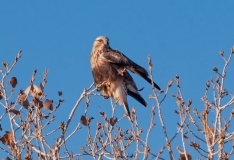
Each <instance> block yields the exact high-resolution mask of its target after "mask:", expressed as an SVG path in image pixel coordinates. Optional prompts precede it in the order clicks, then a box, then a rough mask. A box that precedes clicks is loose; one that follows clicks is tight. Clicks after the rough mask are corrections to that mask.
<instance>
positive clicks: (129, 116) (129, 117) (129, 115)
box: [123, 103, 133, 122]
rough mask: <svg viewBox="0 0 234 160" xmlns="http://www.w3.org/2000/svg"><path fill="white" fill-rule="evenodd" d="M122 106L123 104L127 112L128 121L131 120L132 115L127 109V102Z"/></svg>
mask: <svg viewBox="0 0 234 160" xmlns="http://www.w3.org/2000/svg"><path fill="white" fill-rule="evenodd" d="M123 106H124V110H125V112H126V113H127V114H128V119H129V121H131V122H133V120H132V116H131V114H130V111H129V108H128V104H127V103H125V104H124V105H123Z"/></svg>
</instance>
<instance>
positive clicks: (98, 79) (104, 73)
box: [90, 36, 161, 121]
mask: <svg viewBox="0 0 234 160" xmlns="http://www.w3.org/2000/svg"><path fill="white" fill-rule="evenodd" d="M90 63H91V68H92V74H93V78H94V84H95V86H96V87H97V88H98V90H101V91H102V94H103V96H104V98H109V97H112V98H114V99H115V100H116V101H117V102H118V103H119V104H121V105H123V106H124V109H125V111H126V113H127V115H128V117H129V120H130V121H132V118H131V116H130V111H129V108H128V101H127V95H130V96H131V97H133V98H134V99H135V100H137V101H138V102H140V103H141V104H142V105H144V106H147V103H146V101H145V100H144V99H143V98H142V97H141V95H140V94H139V92H138V91H139V90H138V89H137V86H136V83H135V82H134V80H133V78H132V76H131V75H130V74H129V72H128V71H127V70H130V71H131V72H133V73H135V74H137V75H139V76H141V77H142V78H144V79H145V80H146V81H147V82H149V83H150V84H151V79H150V78H149V77H148V73H147V71H146V70H145V69H144V68H143V67H141V66H139V65H138V64H136V63H135V62H133V61H132V60H130V59H129V58H128V57H127V56H125V55H124V54H123V53H121V52H119V51H118V50H113V49H111V47H110V45H109V39H108V38H107V37H105V36H100V37H97V38H96V39H95V41H94V44H93V48H92V52H91V56H90ZM153 83H154V82H153ZM154 86H155V87H156V88H157V89H158V90H161V89H160V87H159V86H158V85H157V84H156V83H154Z"/></svg>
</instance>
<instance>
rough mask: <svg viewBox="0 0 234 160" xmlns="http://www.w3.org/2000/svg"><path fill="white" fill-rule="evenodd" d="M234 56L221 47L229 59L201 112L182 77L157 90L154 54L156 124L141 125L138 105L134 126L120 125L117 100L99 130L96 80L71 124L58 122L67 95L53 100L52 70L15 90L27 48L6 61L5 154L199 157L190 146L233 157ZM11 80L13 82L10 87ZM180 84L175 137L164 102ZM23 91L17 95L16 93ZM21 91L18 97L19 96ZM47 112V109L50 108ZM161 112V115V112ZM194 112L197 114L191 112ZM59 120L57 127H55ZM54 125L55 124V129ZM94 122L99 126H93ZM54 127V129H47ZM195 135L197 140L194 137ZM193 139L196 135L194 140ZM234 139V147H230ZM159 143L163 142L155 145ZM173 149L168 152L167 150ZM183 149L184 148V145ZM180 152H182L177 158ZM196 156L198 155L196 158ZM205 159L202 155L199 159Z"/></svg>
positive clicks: (1, 98)
mask: <svg viewBox="0 0 234 160" xmlns="http://www.w3.org/2000/svg"><path fill="white" fill-rule="evenodd" d="M233 54H234V48H232V49H231V53H230V54H229V57H228V58H227V59H226V58H225V56H224V52H223V51H220V55H221V56H222V58H223V59H224V62H225V63H224V67H223V69H222V71H221V72H219V70H218V69H217V68H216V67H214V68H213V71H214V72H215V73H216V75H217V77H216V79H215V80H214V79H210V80H209V81H208V82H207V83H206V89H205V94H204V95H203V96H202V98H201V100H202V102H203V103H204V106H205V107H204V110H203V111H202V112H201V113H199V112H198V111H197V109H196V108H193V109H191V108H192V99H188V100H187V103H186V100H185V99H184V98H183V94H182V88H181V87H180V78H179V76H178V75H176V76H175V78H174V79H172V80H169V82H168V85H167V86H166V89H165V91H160V92H159V93H158V91H156V89H155V86H154V83H153V74H152V69H153V68H152V62H151V58H150V57H148V62H149V63H148V66H149V70H150V76H151V80H152V95H150V96H149V98H151V99H154V100H155V105H153V106H152V109H151V113H150V115H148V117H149V118H150V123H149V124H148V130H147V131H144V132H145V133H146V134H145V135H144V136H143V135H142V133H143V129H142V127H141V126H139V123H138V122H139V120H138V118H137V110H136V108H132V119H133V122H132V123H131V126H129V127H128V128H127V129H123V128H122V127H121V126H117V124H118V123H119V122H120V121H122V120H123V118H125V117H126V116H127V115H124V116H123V117H120V118H116V117H115V112H116V102H114V101H113V100H111V104H110V106H111V107H112V114H111V115H107V114H105V113H104V112H103V111H100V118H99V121H98V123H97V125H96V128H93V127H91V123H93V122H92V120H93V117H89V116H88V115H87V111H88V109H89V104H90V99H91V98H92V97H93V96H102V95H101V94H100V93H99V92H97V90H96V88H95V87H94V85H93V84H91V85H90V86H89V87H88V88H85V89H84V91H83V92H82V93H81V95H80V97H79V99H78V100H77V102H76V103H75V105H74V106H73V108H72V109H71V111H70V114H69V116H68V117H67V121H66V122H61V123H60V122H59V123H57V124H59V125H57V124H56V123H55V122H56V121H57V122H58V120H57V119H56V117H55V113H56V112H57V109H58V108H59V107H60V105H62V103H63V102H64V99H63V98H62V92H61V91H58V97H60V98H59V100H58V101H53V100H50V99H47V94H46V93H45V87H46V83H47V79H46V78H47V75H48V71H45V72H44V73H43V79H42V82H41V83H40V84H35V77H36V74H37V70H34V71H33V74H32V78H31V80H30V84H29V86H28V88H27V89H25V90H19V91H15V87H16V85H17V78H16V77H11V78H9V73H10V72H11V71H12V69H13V68H14V67H15V66H16V64H17V62H18V60H19V59H20V58H21V51H19V52H18V54H17V56H16V57H15V61H14V63H13V64H12V65H9V64H8V62H3V67H4V69H2V70H0V72H1V74H2V78H1V81H0V106H1V107H2V108H4V110H3V112H2V113H0V120H1V121H3V120H5V121H7V122H8V123H9V126H10V127H9V128H10V129H9V130H6V129H5V128H7V127H6V126H5V125H6V124H2V125H1V126H0V130H1V131H2V130H3V131H5V133H2V132H1V133H0V135H1V138H0V141H1V142H2V144H1V145H0V150H1V151H0V152H2V153H3V152H5V154H7V155H8V157H7V158H6V159H16V160H19V159H22V158H25V159H28V160H30V159H33V158H34V159H35V158H38V159H42V160H50V159H53V160H57V159H78V158H85V157H90V158H93V159H95V160H96V159H98V160H99V159H130V158H132V159H139V158H141V157H142V158H143V159H161V160H162V159H167V157H170V159H178V158H179V159H181V160H191V159H192V157H194V156H193V155H190V154H189V153H188V148H192V149H194V151H196V152H197V153H198V155H200V158H201V159H204V158H206V159H209V160H213V159H217V158H216V157H218V159H230V157H231V156H232V154H233V146H234V145H233V139H234V136H233V134H234V132H232V131H231V130H229V127H230V125H231V120H232V118H233V116H234V110H232V111H231V113H230V117H225V116H224V114H223V112H224V111H226V110H227V109H228V108H230V106H231V105H233V103H234V96H233V95H232V93H231V92H230V91H228V90H227V88H225V85H224V84H225V78H226V75H227V73H226V69H227V66H228V64H229V63H230V61H231V58H232V55H233ZM7 81H9V83H10V86H9V85H7ZM174 82H175V83H176V86H175V87H176V88H177V93H174V94H172V97H174V98H175V100H176V103H177V105H178V109H177V110H175V111H174V112H175V113H176V114H178V116H179V119H180V121H179V122H178V123H177V129H176V130H175V131H174V134H173V136H172V137H170V136H169V134H168V131H167V129H168V127H167V126H166V123H165V122H164V120H165V119H166V118H167V117H166V116H165V113H164V108H163V107H162V104H163V103H164V102H165V101H166V100H167V99H168V98H169V97H168V94H169V92H170V88H171V87H172V85H173V83H174ZM16 92H17V93H16ZM15 94H18V96H17V98H16V99H14V98H15V97H14V96H13V95H15ZM224 98H229V99H228V101H227V100H225V101H223V99H224ZM82 101H84V102H85V105H86V107H85V109H84V111H83V115H82V116H81V118H80V121H79V123H78V124H77V125H76V126H75V127H74V128H72V127H71V125H70V124H71V122H72V121H74V119H77V118H75V116H74V114H75V112H76V111H77V108H78V106H80V105H81V102H82ZM45 110H47V111H46V112H45ZM156 110H157V113H158V114H156V112H155V111H156ZM191 110H193V113H192V112H191ZM157 116H158V117H159V119H160V123H161V127H162V131H163V135H164V136H163V137H161V138H165V145H162V146H159V147H160V148H161V149H160V150H158V151H157V152H155V153H154V152H153V151H152V148H154V147H155V146H152V145H150V144H149V141H150V139H154V138H155V137H156V136H157V135H152V134H151V132H152V130H153V129H154V128H155V117H157ZM51 123H53V125H51ZM49 126H50V127H49ZM92 126H93V125H92ZM81 129H82V130H86V131H87V137H83V138H85V139H87V143H86V145H83V146H82V145H81V144H77V147H79V149H80V150H79V152H77V153H73V152H72V151H70V150H69V149H68V148H69V146H67V142H68V141H69V140H71V139H72V138H73V137H75V136H76V135H75V133H77V132H79V131H80V130H81ZM48 130H50V131H49V132H47V131H48ZM52 135H56V137H57V138H56V139H52V138H51V137H52ZM191 137H193V138H191ZM176 138H177V139H180V141H181V143H180V144H178V145H177V147H175V146H172V142H173V141H174V140H175V139H176ZM191 139H196V141H194V140H193V141H192V140H191ZM230 143H231V146H232V147H231V148H228V147H226V146H228V145H229V144H230ZM154 145H158V144H154ZM165 148H167V151H168V152H165ZM180 148H182V149H180ZM175 152H178V153H179V155H180V156H179V157H177V158H176V156H175ZM194 158H195V157H194ZM198 159H199V158H198Z"/></svg>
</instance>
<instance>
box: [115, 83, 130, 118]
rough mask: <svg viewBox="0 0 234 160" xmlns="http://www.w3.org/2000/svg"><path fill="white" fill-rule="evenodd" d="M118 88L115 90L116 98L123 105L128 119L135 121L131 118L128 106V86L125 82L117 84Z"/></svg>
mask: <svg viewBox="0 0 234 160" xmlns="http://www.w3.org/2000/svg"><path fill="white" fill-rule="evenodd" d="M115 87H116V90H115V92H114V95H113V96H114V99H115V100H116V101H117V102H118V103H119V104H121V105H123V107H124V110H125V112H126V113H127V115H128V119H129V120H130V121H131V122H133V120H132V118H131V114H130V111H129V108H128V100H127V88H126V86H125V85H124V84H123V83H119V84H118V85H115Z"/></svg>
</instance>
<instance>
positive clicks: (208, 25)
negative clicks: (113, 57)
mask: <svg viewBox="0 0 234 160" xmlns="http://www.w3.org/2000/svg"><path fill="white" fill-rule="evenodd" d="M233 7H234V2H232V1H225V2H224V1H144V2H143V1H90V2H87V1H69V2H65V1H24V2H23V1H1V2H0V15H1V16H0V44H1V45H0V60H1V62H3V61H8V62H9V63H12V62H13V58H14V57H15V55H16V54H17V52H18V51H19V50H21V49H22V50H23V52H22V58H21V59H20V61H19V63H18V64H17V66H16V68H15V69H14V70H13V72H12V74H11V75H10V76H15V77H17V78H18V86H17V88H16V90H19V89H25V88H27V86H28V85H29V79H30V78H31V74H32V72H33V70H34V69H37V70H38V73H37V79H36V83H37V84H39V83H40V82H41V80H42V72H43V71H45V70H48V71H49V75H48V84H47V88H46V93H48V98H50V99H54V101H55V100H56V99H57V100H58V96H57V91H58V90H61V91H63V97H64V99H65V103H64V104H63V105H62V107H61V108H60V109H59V111H58V113H57V117H59V122H60V121H66V120H67V116H68V114H69V113H70V110H71V108H72V107H73V106H74V104H75V102H76V100H77V99H78V98H79V96H80V94H81V92H82V91H83V89H84V87H88V86H90V84H91V83H92V82H93V79H92V75H91V69H90V62H89V57H90V52H91V49H92V44H93V41H94V39H95V38H96V37H97V36H100V35H105V36H107V37H109V39H110V45H111V47H112V48H113V49H118V50H119V51H121V52H123V53H124V54H125V55H127V56H128V57H129V58H131V59H132V60H133V61H135V62H136V63H138V64H140V65H141V66H143V67H145V68H148V67H147V56H148V55H151V57H152V62H153V67H154V68H153V73H154V78H155V81H156V82H157V83H158V85H159V86H160V87H161V88H163V89H165V88H166V85H167V83H168V81H169V80H170V79H172V78H174V76H175V75H176V74H178V75H179V76H180V79H181V87H182V91H183V94H184V98H185V99H186V101H187V99H189V98H192V99H193V107H196V108H198V110H199V111H201V110H203V104H202V103H201V101H200V97H202V96H203V94H204V92H205V83H206V81H207V80H209V79H210V78H212V77H215V74H214V73H213V71H212V69H213V66H217V67H218V68H220V67H221V66H222V65H223V60H222V58H221V57H220V55H219V51H220V50H224V51H225V55H228V54H229V52H230V48H231V47H232V46H233V44H234V41H233V37H234V21H233V17H234V10H233ZM233 67H234V65H233V64H231V65H230V66H229V68H228V70H227V73H228V74H229V75H228V76H227V83H226V87H227V88H228V89H229V90H232V91H233V88H234V84H233V78H234V75H233V74H232V69H233ZM220 69H221V68H220ZM133 78H134V79H135V81H136V83H137V86H138V87H139V88H141V87H145V89H144V90H143V91H142V92H141V94H142V96H143V97H144V98H145V99H147V102H148V104H149V106H151V105H152V104H155V102H154V101H153V100H151V99H148V95H149V94H152V92H151V90H150V89H151V87H150V85H149V84H147V83H146V82H145V81H144V80H142V79H141V78H140V77H138V76H136V75H133ZM173 92H174V93H175V92H176V89H175V87H174V88H172V90H171V92H170V94H171V93H173ZM109 105H110V102H109V100H103V99H102V98H101V97H92V98H91V104H90V108H89V111H88V115H90V116H93V117H95V120H94V121H93V123H94V124H95V125H96V122H97V121H99V120H100V116H99V114H98V112H99V111H100V110H103V111H104V112H106V113H110V112H111V109H110V106H109ZM129 105H130V106H135V107H136V108H137V111H138V112H137V113H138V116H139V118H138V119H139V121H140V125H144V124H148V122H149V119H148V120H146V119H145V116H146V115H147V116H148V117H149V113H150V110H151V109H150V107H148V108H144V107H142V106H141V105H140V104H138V103H137V102H136V101H134V100H133V99H131V98H129ZM163 107H164V108H163V114H164V115H165V122H166V126H167V128H168V130H169V134H170V133H171V135H170V136H172V135H173V133H174V132H175V131H176V128H175V125H173V124H172V122H174V124H176V122H177V121H179V119H178V117H176V116H175V115H174V113H173V112H174V110H175V109H177V105H176V103H175V99H173V98H171V97H168V99H167V101H166V103H164V104H163ZM83 111H84V103H83V105H81V106H80V107H79V109H78V111H77V113H76V116H77V122H78V121H79V119H80V116H81V115H82V113H83ZM117 112H118V115H120V116H121V115H122V114H123V113H124V110H123V108H122V107H117ZM77 122H74V124H73V125H75V124H76V123H77ZM124 122H126V123H125V124H124V127H125V128H128V127H130V123H129V122H128V120H127V119H126V120H125V121H124ZM156 125H157V126H156V127H155V129H154V132H153V134H157V135H160V136H162V130H161V127H160V122H159V119H158V117H156ZM73 127H74V126H73ZM142 127H143V126H142ZM143 128H144V127H143ZM4 129H5V128H4V126H3V130H4ZM144 129H145V130H146V128H144ZM83 130H84V131H81V133H78V134H76V136H77V137H85V136H86V133H87V131H86V130H85V129H83ZM2 133H3V132H2ZM0 134H1V133H0ZM1 135H2V134H1ZM85 138H86V137H85ZM177 142H178V144H179V140H178V141H177ZM77 143H79V142H78V141H77ZM80 144H81V145H84V143H83V141H82V140H81V142H80ZM78 145H79V144H78ZM151 145H152V146H154V147H155V152H156V153H157V151H158V150H159V149H160V148H161V146H162V145H165V140H164V138H158V136H157V140H154V141H152V144H151ZM176 145H177V143H176V142H175V143H174V144H173V147H176ZM71 146H72V145H71ZM78 147H79V146H78ZM78 147H77V145H75V144H74V148H73V147H70V149H71V150H73V153H75V152H78V150H77V148H78ZM188 150H189V151H190V153H191V154H192V155H195V156H197V154H196V152H195V151H192V148H190V149H188ZM0 153H1V154H0V155H2V151H0ZM176 155H177V156H178V154H177V153H176ZM165 156H166V154H165Z"/></svg>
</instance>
